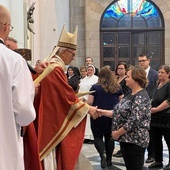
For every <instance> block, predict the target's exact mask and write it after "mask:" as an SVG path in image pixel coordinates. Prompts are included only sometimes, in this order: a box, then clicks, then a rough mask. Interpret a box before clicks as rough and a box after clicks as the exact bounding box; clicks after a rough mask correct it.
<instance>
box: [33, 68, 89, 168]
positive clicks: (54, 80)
mask: <svg viewBox="0 0 170 170" xmlns="http://www.w3.org/2000/svg"><path fill="white" fill-rule="evenodd" d="M40 91H41V93H40V94H39V96H37V97H38V98H39V99H38V100H39V101H38V103H39V104H38V105H35V107H36V110H37V111H38V117H37V118H38V122H37V123H38V129H37V130H38V131H37V132H38V143H39V149H40V151H39V152H40V158H41V160H43V159H44V158H45V157H46V156H47V155H48V154H49V153H50V152H51V151H52V150H54V149H55V148H56V157H57V160H56V161H57V170H74V167H75V164H76V161H77V159H78V156H79V153H80V150H81V147H82V144H83V139H84V131H85V123H86V122H85V121H86V120H85V118H84V117H85V115H86V113H87V111H88V109H89V106H88V105H87V104H85V103H83V102H81V101H79V99H77V97H76V95H75V93H74V91H73V89H72V88H71V86H69V85H68V82H67V77H66V75H65V73H64V71H63V69H62V67H60V66H58V67H55V68H54V70H53V71H52V72H51V73H50V74H49V75H48V76H47V77H46V78H44V79H43V80H42V82H41V85H40ZM78 122H80V123H78ZM77 124H78V125H77ZM75 125H77V126H76V127H73V126H75Z"/></svg>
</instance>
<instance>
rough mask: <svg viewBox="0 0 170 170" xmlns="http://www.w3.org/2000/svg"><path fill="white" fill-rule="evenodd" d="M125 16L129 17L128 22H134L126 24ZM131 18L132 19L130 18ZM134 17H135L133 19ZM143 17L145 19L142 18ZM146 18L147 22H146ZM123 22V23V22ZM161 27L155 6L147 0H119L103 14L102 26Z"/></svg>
mask: <svg viewBox="0 0 170 170" xmlns="http://www.w3.org/2000/svg"><path fill="white" fill-rule="evenodd" d="M124 16H125V17H126V21H127V18H129V20H128V21H127V22H129V21H130V22H131V21H132V22H133V23H132V24H130V23H129V24H124V26H123V25H122V24H123V23H125V22H126V21H125V20H124V19H123V18H124ZM130 18H131V19H130ZM132 18H134V19H133V20H132ZM142 18H143V19H142ZM144 20H146V23H147V24H145V23H144ZM140 22H141V23H140ZM121 23H122V24H121ZM140 24H142V25H143V27H152V26H153V25H154V26H155V27H161V26H162V23H161V21H160V16H159V12H158V10H157V9H156V8H155V6H154V5H153V4H152V3H150V2H148V1H147V0H118V1H117V2H115V3H113V4H111V5H110V6H109V7H108V8H107V9H106V11H105V13H104V15H103V20H102V23H101V27H105V28H106V27H121V28H123V27H129V26H130V27H133V28H134V27H136V28H137V27H140ZM128 25H129V26H128Z"/></svg>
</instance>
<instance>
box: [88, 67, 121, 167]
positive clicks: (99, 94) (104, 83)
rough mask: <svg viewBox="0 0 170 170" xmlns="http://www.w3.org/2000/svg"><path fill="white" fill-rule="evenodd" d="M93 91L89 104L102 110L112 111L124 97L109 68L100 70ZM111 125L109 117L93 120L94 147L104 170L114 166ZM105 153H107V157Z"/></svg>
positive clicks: (89, 97)
mask: <svg viewBox="0 0 170 170" xmlns="http://www.w3.org/2000/svg"><path fill="white" fill-rule="evenodd" d="M93 90H94V91H95V92H94V93H92V94H91V95H89V96H88V99H87V103H88V104H90V105H92V106H98V108H101V109H108V110H109V109H110V110H112V109H113V107H114V106H115V105H116V104H117V103H118V102H119V101H120V99H121V98H122V97H123V92H122V90H121V87H120V85H119V84H118V83H117V80H116V78H115V77H114V75H113V73H112V71H111V70H110V69H109V68H108V67H103V68H102V69H101V70H100V72H99V79H98V82H97V84H94V85H93V86H92V87H91V89H90V91H93ZM111 124H112V119H111V118H108V117H104V116H103V117H101V118H98V119H96V120H95V121H94V120H92V119H91V129H92V133H93V136H94V145H95V147H96V149H97V151H98V153H99V155H100V157H101V167H102V168H105V167H106V166H111V165H112V162H111V160H112V153H113V150H114V140H113V139H112V138H111ZM103 137H104V138H105V140H104V141H103ZM104 151H106V157H105V155H104Z"/></svg>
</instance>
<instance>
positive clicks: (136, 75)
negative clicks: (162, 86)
mask: <svg viewBox="0 0 170 170" xmlns="http://www.w3.org/2000/svg"><path fill="white" fill-rule="evenodd" d="M129 70H131V71H132V72H131V74H132V78H133V80H135V81H136V82H137V83H138V84H139V85H140V86H141V87H142V88H145V87H146V85H147V83H148V80H147V78H146V71H145V70H144V68H142V67H141V66H131V67H130V68H129Z"/></svg>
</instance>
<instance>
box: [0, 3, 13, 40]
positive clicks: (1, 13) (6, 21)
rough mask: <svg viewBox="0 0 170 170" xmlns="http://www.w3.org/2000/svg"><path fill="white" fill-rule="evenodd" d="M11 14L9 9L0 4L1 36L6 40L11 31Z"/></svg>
mask: <svg viewBox="0 0 170 170" xmlns="http://www.w3.org/2000/svg"><path fill="white" fill-rule="evenodd" d="M10 24H11V16H10V12H9V10H8V9H7V8H6V7H4V6H3V5H0V38H2V39H3V40H6V39H7V37H8V35H9V32H10Z"/></svg>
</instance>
